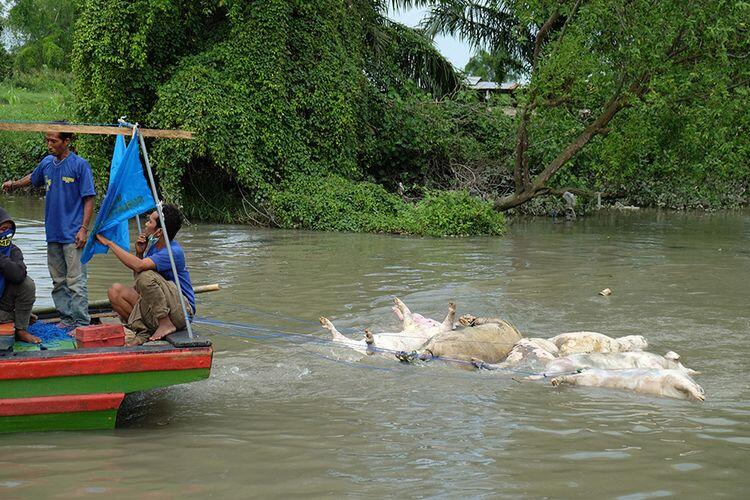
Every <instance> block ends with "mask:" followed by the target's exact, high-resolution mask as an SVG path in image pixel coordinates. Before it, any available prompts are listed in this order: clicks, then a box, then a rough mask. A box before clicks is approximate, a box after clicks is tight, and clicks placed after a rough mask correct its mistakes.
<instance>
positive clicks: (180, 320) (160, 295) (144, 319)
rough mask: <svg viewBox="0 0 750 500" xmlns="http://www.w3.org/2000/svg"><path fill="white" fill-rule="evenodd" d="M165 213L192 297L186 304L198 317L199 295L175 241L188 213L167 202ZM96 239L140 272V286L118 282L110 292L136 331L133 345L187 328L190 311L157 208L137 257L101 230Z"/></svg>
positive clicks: (140, 238) (184, 285) (139, 243)
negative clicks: (170, 255) (148, 246)
mask: <svg viewBox="0 0 750 500" xmlns="http://www.w3.org/2000/svg"><path fill="white" fill-rule="evenodd" d="M162 213H163V214H164V224H165V226H166V228H167V233H168V234H169V238H170V240H171V241H170V242H171V247H172V254H173V255H174V260H175V266H176V267H177V276H178V277H179V279H180V286H181V288H182V294H183V295H184V297H185V299H186V300H187V303H186V304H185V305H186V307H187V310H188V314H189V315H191V316H192V315H193V314H195V293H194V292H193V285H192V283H191V282H190V273H189V272H188V270H187V267H186V265H185V254H184V252H183V251H182V247H181V246H180V245H179V243H177V242H176V241H175V240H174V237H175V235H176V234H177V232H178V231H179V230H180V227H181V226H182V215H180V211H179V210H178V209H177V207H175V206H174V205H164V206H163V207H162ZM96 238H97V240H99V242H100V243H102V244H103V245H106V246H107V247H109V248H110V249H111V250H112V253H114V254H115V256H116V257H117V258H118V259H120V262H122V263H123V264H125V265H126V266H127V267H129V268H130V269H132V270H133V272H134V274H135V284H134V286H133V287H132V288H131V287H129V286H125V285H121V284H120V283H115V284H114V285H112V286H111V287H110V288H109V290H108V292H107V293H108V295H109V300H110V302H111V303H112V308H113V309H114V310H115V312H116V313H117V314H119V315H120V318H121V319H122V321H123V322H124V323H125V325H126V326H127V327H128V328H129V329H131V330H133V332H134V333H135V335H136V337H135V339H134V340H132V341H130V342H128V345H140V344H143V343H144V342H146V341H147V340H159V339H162V338H164V337H165V336H167V335H169V334H170V333H172V332H175V331H177V330H182V329H183V328H185V326H186V322H185V315H184V314H183V312H182V306H181V305H180V299H179V295H178V294H177V286H176V285H175V283H174V275H173V274H172V265H171V264H170V261H169V252H168V250H167V244H166V241H165V239H164V234H163V233H162V229H161V224H160V222H159V212H157V211H156V210H155V211H154V212H152V213H151V215H150V216H149V218H148V222H146V228H145V229H144V231H143V233H142V234H141V235H139V236H138V240H137V241H136V243H135V255H133V254H131V253H130V252H127V251H125V250H123V249H122V248H120V247H119V246H117V245H116V244H115V243H113V242H112V241H110V240H109V239H107V238H105V237H104V236H102V235H100V234H97V235H96ZM148 242H151V247H150V248H149V249H148V251H146V245H147V243H148ZM144 252H145V253H146V255H145V257H144V255H143V254H144Z"/></svg>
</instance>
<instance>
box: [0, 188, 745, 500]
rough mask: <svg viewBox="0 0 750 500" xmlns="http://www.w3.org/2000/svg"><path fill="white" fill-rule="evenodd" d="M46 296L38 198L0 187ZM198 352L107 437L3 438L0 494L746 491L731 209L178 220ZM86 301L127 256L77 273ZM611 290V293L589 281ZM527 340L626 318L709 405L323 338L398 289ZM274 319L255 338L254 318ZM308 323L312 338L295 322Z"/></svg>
mask: <svg viewBox="0 0 750 500" xmlns="http://www.w3.org/2000/svg"><path fill="white" fill-rule="evenodd" d="M3 203H4V206H5V207H6V208H8V209H10V211H11V212H12V213H13V214H14V215H15V216H16V217H17V220H18V224H19V230H18V236H17V239H16V242H17V243H18V244H19V245H20V246H21V247H22V249H23V250H24V253H25V255H26V258H27V262H28V264H29V271H30V273H31V275H32V276H33V277H34V278H35V279H36V282H37V284H38V289H39V295H40V298H39V303H40V304H51V300H50V299H49V291H50V283H49V278H48V275H47V270H46V264H45V246H44V242H43V227H42V223H41V219H42V217H43V210H42V207H43V205H42V202H41V200H38V199H30V198H8V197H4V199H3ZM179 240H180V241H181V242H182V243H183V245H184V247H185V248H186V249H187V252H188V262H189V264H190V267H191V272H192V275H193V279H194V282H195V283H209V282H218V283H220V284H221V285H222V287H223V290H222V291H221V292H218V293H213V294H206V295H202V296H199V299H198V315H199V316H202V317H207V318H212V319H219V320H223V321H232V322H237V323H242V324H244V325H249V326H248V327H245V328H239V327H238V328H235V329H226V328H221V327H217V326H209V325H205V324H204V325H197V326H196V328H198V329H200V331H201V332H202V333H204V334H206V335H208V336H209V337H210V338H211V339H212V341H213V342H214V346H215V348H216V353H215V357H214V367H213V372H212V374H211V378H210V379H209V380H207V381H204V382H200V383H194V384H189V385H184V386H177V387H171V388H166V389H160V390H156V391H151V392H148V393H144V394H136V395H132V396H130V397H129V398H128V399H127V400H126V403H125V405H124V407H123V411H122V415H121V418H120V420H119V422H118V428H117V429H115V430H113V431H93V432H91V431H89V432H52V433H30V434H12V435H2V434H0V497H2V498H23V497H40V496H44V497H65V498H69V497H92V498H96V497H99V498H105V497H115V498H129V497H146V498H175V497H191V498H204V497H209V496H210V497H218V498H223V497H227V498H248V497H262V498H274V497H275V498H289V497H293V496H298V497H303V496H304V497H349V496H351V497H375V498H381V497H389V498H400V497H409V498H420V497H447V498H452V497H471V498H504V497H512V498H518V497H526V498H539V497H553V498H571V497H582V496H586V497H596V498H622V499H641V498H654V497H663V496H680V497H689V498H705V497H709V496H710V497H715V496H723V497H728V498H739V497H745V496H746V495H747V491H748V488H749V487H750V465H748V461H747V459H748V456H749V455H748V452H750V376H749V375H748V359H747V358H748V355H749V354H750V345H749V341H748V336H749V335H750V310H749V308H748V305H749V304H748V296H749V295H748V285H749V284H750V214H748V213H741V212H731V213H712V214H704V213H662V212H657V211H641V212H636V213H605V212H602V213H600V214H598V215H596V216H593V217H588V218H584V219H580V220H579V221H578V222H576V223H574V224H564V223H561V224H553V223H552V220H551V219H535V220H531V221H526V222H519V223H517V224H516V225H514V227H513V228H512V230H511V232H510V234H509V235H508V236H507V237H504V238H468V239H453V238H449V239H432V238H410V237H399V236H387V235H370V234H364V235H363V234H335V233H312V232H293V231H270V230H254V229H249V228H246V227H241V226H222V225H193V226H190V227H187V228H185V229H184V230H183V232H182V234H180V237H179ZM89 272H90V278H89V283H90V297H91V298H92V299H94V298H101V297H103V296H104V294H105V290H106V287H107V286H108V284H110V283H111V282H112V281H125V282H127V281H129V280H130V277H129V273H128V272H127V271H125V270H124V269H123V268H122V267H121V266H119V264H118V263H117V261H115V260H114V259H113V258H112V257H110V256H105V257H102V256H97V257H95V260H94V262H93V264H92V265H91V266H90V271H89ZM605 287H610V288H611V289H612V290H613V291H614V293H613V295H611V296H610V297H601V296H598V295H597V292H598V291H599V290H601V289H603V288H605ZM395 296H398V297H401V298H402V299H403V300H404V301H405V302H406V303H407V304H408V305H409V306H410V307H411V308H412V309H413V310H414V311H416V312H420V313H422V314H424V315H425V316H428V317H434V318H438V319H442V316H443V315H444V313H445V309H446V303H447V301H448V300H449V299H452V298H455V299H456V300H457V302H458V311H459V313H463V312H471V313H474V314H477V315H493V316H495V315H499V316H502V317H504V318H507V319H509V320H510V321H512V322H513V323H515V324H516V325H517V326H518V328H519V329H520V330H521V331H522V332H523V333H524V335H534V336H542V337H550V336H552V335H554V334H557V333H561V332H565V331H574V330H594V331H599V332H603V333H606V334H610V335H613V336H622V335H630V334H641V335H644V336H646V337H647V338H648V340H649V342H650V344H651V347H650V349H649V350H651V351H653V352H657V353H661V354H663V353H664V352H665V351H667V350H674V351H677V352H678V353H680V354H681V355H682V357H683V361H684V362H685V364H686V365H687V366H689V367H692V368H694V369H697V370H700V371H701V372H702V374H701V375H699V376H697V377H696V379H697V381H698V382H699V383H700V384H701V385H702V386H703V387H704V389H705V390H706V393H707V401H706V402H705V403H702V404H701V403H692V402H685V401H677V400H671V399H662V398H655V397H648V396H639V395H635V394H631V393H627V392H617V391H611V390H604V389H595V388H577V387H565V388H553V387H551V386H550V385H549V384H546V383H530V382H523V381H517V380H513V379H512V378H511V377H508V376H507V375H499V374H495V373H489V372H482V373H469V372H464V371H460V370H456V369H455V368H452V367H450V366H445V365H441V364H430V365H426V366H408V365H399V364H397V363H396V362H394V361H391V360H390V359H382V358H377V357H370V358H367V359H365V360H360V359H359V356H357V355H356V354H354V353H353V352H350V351H347V350H345V349H342V348H338V347H334V346H331V345H329V344H326V343H300V342H299V341H298V340H297V339H299V337H298V336H297V334H303V335H309V336H310V337H309V338H316V339H325V338H326V335H325V334H324V332H323V330H322V329H321V328H320V327H319V324H318V323H317V318H318V316H320V315H326V316H328V317H329V318H330V319H331V320H333V321H334V323H335V324H336V325H337V326H338V327H339V328H340V329H342V330H344V331H346V332H350V333H351V335H352V336H355V335H356V332H359V331H361V330H362V329H363V328H364V327H371V328H373V330H375V331H385V330H389V329H393V328H395V327H396V325H397V322H396V320H395V317H394V316H393V315H392V314H391V312H390V305H391V301H392V299H393V297H395ZM270 332H273V333H274V334H273V335H272V334H271V333H270ZM305 338H308V337H305Z"/></svg>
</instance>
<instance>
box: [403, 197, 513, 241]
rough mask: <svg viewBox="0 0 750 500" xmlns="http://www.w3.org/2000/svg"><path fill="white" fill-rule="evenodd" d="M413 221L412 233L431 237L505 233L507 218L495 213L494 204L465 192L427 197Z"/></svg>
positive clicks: (418, 207)
mask: <svg viewBox="0 0 750 500" xmlns="http://www.w3.org/2000/svg"><path fill="white" fill-rule="evenodd" d="M413 219H414V222H415V224H414V229H413V231H414V232H415V233H416V234H423V235H428V236H472V235H480V234H486V235H501V234H504V233H505V216H504V215H503V214H502V213H500V212H497V211H495V210H494V209H493V208H492V204H491V203H488V202H484V201H481V200H479V199H478V198H475V197H472V196H470V195H469V194H468V193H467V192H465V191H442V192H436V193H430V194H428V195H427V196H426V197H425V198H424V199H422V200H421V201H420V202H419V203H418V204H417V205H416V207H415V208H414V214H413Z"/></svg>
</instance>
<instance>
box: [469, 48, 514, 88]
mask: <svg viewBox="0 0 750 500" xmlns="http://www.w3.org/2000/svg"><path fill="white" fill-rule="evenodd" d="M464 73H466V74H468V75H472V76H479V77H481V78H482V80H485V81H488V82H499V83H502V82H505V81H511V80H512V81H518V80H519V79H520V78H521V77H522V76H523V74H524V67H523V63H522V62H520V61H516V60H514V59H513V58H512V57H511V56H510V55H508V53H507V52H505V51H504V49H502V48H498V49H496V50H495V51H493V52H488V51H486V50H482V49H480V50H478V51H477V52H476V53H475V54H474V55H473V56H471V59H469V62H468V63H466V66H465V67H464Z"/></svg>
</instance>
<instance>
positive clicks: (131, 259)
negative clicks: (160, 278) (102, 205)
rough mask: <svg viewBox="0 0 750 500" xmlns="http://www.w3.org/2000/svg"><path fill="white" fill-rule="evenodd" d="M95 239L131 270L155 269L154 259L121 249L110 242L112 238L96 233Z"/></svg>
mask: <svg viewBox="0 0 750 500" xmlns="http://www.w3.org/2000/svg"><path fill="white" fill-rule="evenodd" d="M96 239H97V240H99V243H101V244H102V245H106V246H107V247H108V248H109V249H110V250H112V253H113V254H115V257H117V258H118V259H119V260H120V262H122V263H123V264H125V266H126V267H129V268H130V269H132V270H133V272H136V273H142V272H143V271H149V270H153V269H156V264H154V261H153V260H151V259H149V258H148V257H146V258H145V259H140V258H138V257H136V256H135V255H133V254H132V253H130V252H128V251H126V250H123V249H122V248H120V247H119V246H118V245H116V244H115V243H114V242H112V240H109V239H107V238H105V237H104V236H102V235H101V234H97V235H96Z"/></svg>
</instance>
